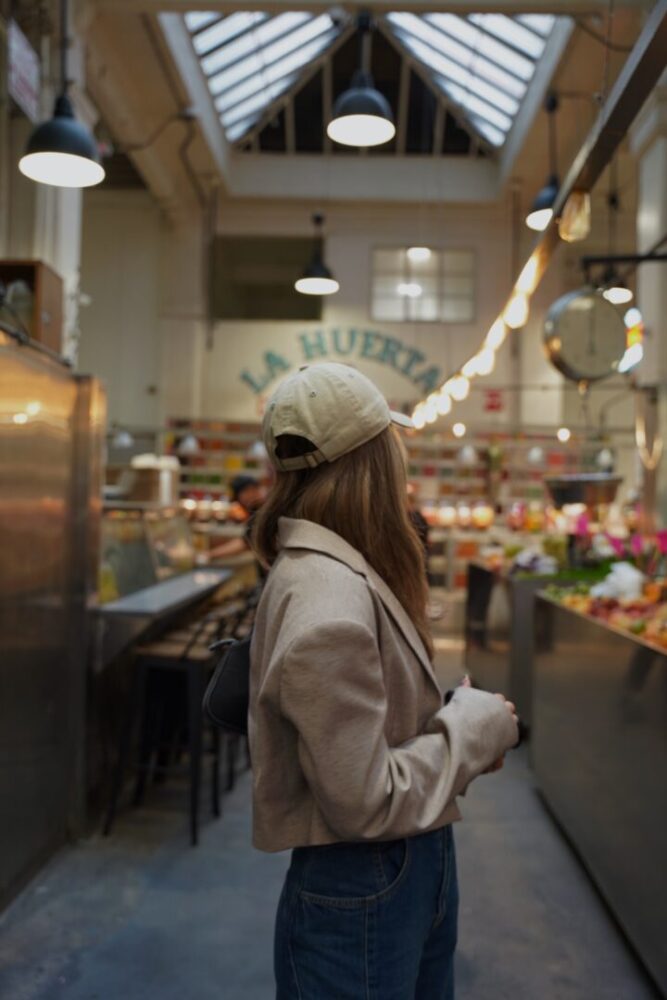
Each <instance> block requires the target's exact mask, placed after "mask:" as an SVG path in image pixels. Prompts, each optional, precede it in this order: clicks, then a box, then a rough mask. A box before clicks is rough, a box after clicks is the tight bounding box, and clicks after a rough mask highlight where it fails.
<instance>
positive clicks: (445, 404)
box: [435, 390, 452, 417]
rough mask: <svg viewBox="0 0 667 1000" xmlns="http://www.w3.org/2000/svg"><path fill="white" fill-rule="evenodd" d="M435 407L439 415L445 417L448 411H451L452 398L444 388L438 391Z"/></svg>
mask: <svg viewBox="0 0 667 1000" xmlns="http://www.w3.org/2000/svg"><path fill="white" fill-rule="evenodd" d="M435 406H436V409H437V411H438V413H439V414H440V416H441V417H446V416H447V414H448V413H451V411H452V399H451V396H449V395H448V393H446V392H445V391H444V390H441V391H440V392H439V393H438V399H437V402H436V404H435Z"/></svg>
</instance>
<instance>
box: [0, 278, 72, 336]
mask: <svg viewBox="0 0 667 1000" xmlns="http://www.w3.org/2000/svg"><path fill="white" fill-rule="evenodd" d="M0 281H1V282H2V283H3V284H4V285H5V286H6V295H7V301H8V302H9V304H10V305H11V306H12V310H13V312H10V311H9V310H8V309H7V308H6V307H4V306H3V307H2V308H0V318H2V319H3V320H4V321H5V322H6V323H8V324H9V325H10V326H14V327H17V326H19V325H22V326H24V327H25V329H26V331H27V332H28V333H29V335H30V336H31V337H32V339H33V340H37V341H39V342H40V343H41V344H44V345H45V346H46V347H49V348H50V349H51V350H52V351H55V352H56V353H57V354H60V353H61V352H62V345H63V321H64V315H63V313H64V301H63V295H64V291H63V279H62V278H61V277H60V275H59V274H56V272H55V271H54V270H52V268H50V267H49V266H48V264H44V263H42V261H39V260H3V261H0ZM14 313H18V316H19V320H20V322H19V321H18V320H17V318H16V316H15V315H14Z"/></svg>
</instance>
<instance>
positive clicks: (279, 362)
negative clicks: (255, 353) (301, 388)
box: [264, 351, 291, 381]
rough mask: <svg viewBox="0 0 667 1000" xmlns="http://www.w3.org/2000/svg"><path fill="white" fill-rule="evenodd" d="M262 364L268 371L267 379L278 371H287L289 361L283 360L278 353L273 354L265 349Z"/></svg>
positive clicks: (274, 375)
mask: <svg viewBox="0 0 667 1000" xmlns="http://www.w3.org/2000/svg"><path fill="white" fill-rule="evenodd" d="M264 364H265V365H266V367H267V371H268V373H269V381H270V380H271V379H272V378H275V377H276V375H277V374H278V373H279V372H288V371H289V370H290V367H291V366H290V363H289V361H285V358H283V357H281V355H280V354H274V353H273V352H272V351H267V352H266V354H265V355H264Z"/></svg>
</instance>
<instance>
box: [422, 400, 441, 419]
mask: <svg viewBox="0 0 667 1000" xmlns="http://www.w3.org/2000/svg"><path fill="white" fill-rule="evenodd" d="M424 418H425V420H426V423H427V424H432V423H434V421H436V420H437V419H438V408H437V406H436V405H435V400H434V399H430V398H429V399H428V400H427V401H426V403H425V404H424Z"/></svg>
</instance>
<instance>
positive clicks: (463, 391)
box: [444, 375, 470, 403]
mask: <svg viewBox="0 0 667 1000" xmlns="http://www.w3.org/2000/svg"><path fill="white" fill-rule="evenodd" d="M444 388H445V391H446V392H448V393H449V395H450V396H451V397H452V399H454V400H456V402H457V403H461V402H463V400H464V399H466V398H467V396H468V393H469V392H470V380H469V379H467V378H466V377H465V375H454V377H453V378H450V379H449V380H448V381H447V382H445V386H444Z"/></svg>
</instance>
